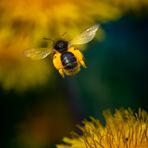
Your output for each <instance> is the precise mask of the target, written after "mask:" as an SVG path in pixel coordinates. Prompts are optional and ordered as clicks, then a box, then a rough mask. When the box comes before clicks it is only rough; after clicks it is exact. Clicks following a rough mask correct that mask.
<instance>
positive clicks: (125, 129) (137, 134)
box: [57, 109, 148, 148]
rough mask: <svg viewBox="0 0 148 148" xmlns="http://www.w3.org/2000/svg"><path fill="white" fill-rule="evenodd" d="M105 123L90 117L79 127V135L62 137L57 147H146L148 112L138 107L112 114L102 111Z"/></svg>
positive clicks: (147, 144) (147, 143)
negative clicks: (89, 119) (136, 109)
mask: <svg viewBox="0 0 148 148" xmlns="http://www.w3.org/2000/svg"><path fill="white" fill-rule="evenodd" d="M104 116H105V119H106V125H105V126H103V125H102V124H101V123H100V121H98V120H96V119H94V118H91V121H84V122H83V123H84V126H82V127H80V129H81V131H82V135H81V136H77V137H73V138H67V137H66V138H64V140H63V141H64V143H65V144H61V145H57V148H147V147H148V113H147V112H145V111H144V110H141V109H139V111H138V113H134V112H133V111H132V110H131V109H127V110H125V109H120V110H116V112H115V114H114V115H112V114H111V113H110V112H109V111H107V112H104Z"/></svg>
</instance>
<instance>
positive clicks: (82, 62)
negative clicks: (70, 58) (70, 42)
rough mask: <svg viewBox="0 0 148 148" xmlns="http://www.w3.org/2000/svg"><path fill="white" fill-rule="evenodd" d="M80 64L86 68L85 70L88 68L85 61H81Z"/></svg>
mask: <svg viewBox="0 0 148 148" xmlns="http://www.w3.org/2000/svg"><path fill="white" fill-rule="evenodd" d="M79 62H80V64H81V65H82V66H83V67H84V68H86V64H85V62H84V61H83V60H81V61H79Z"/></svg>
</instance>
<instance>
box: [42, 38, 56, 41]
mask: <svg viewBox="0 0 148 148" xmlns="http://www.w3.org/2000/svg"><path fill="white" fill-rule="evenodd" d="M42 39H43V40H50V41H53V39H50V38H42Z"/></svg>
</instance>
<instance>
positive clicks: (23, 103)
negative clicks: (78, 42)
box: [0, 0, 148, 148]
mask: <svg viewBox="0 0 148 148" xmlns="http://www.w3.org/2000/svg"><path fill="white" fill-rule="evenodd" d="M95 23H99V24H100V25H101V28H100V30H99V31H98V32H97V35H96V39H95V40H93V41H92V42H90V43H89V44H87V45H86V46H84V47H82V48H85V49H86V50H85V51H84V56H85V59H86V64H87V69H83V68H82V69H81V71H80V73H79V74H77V75H76V76H73V77H66V78H65V79H63V78H62V77H61V76H60V75H59V73H58V71H56V69H54V67H53V64H52V57H51V56H49V57H48V58H46V59H44V60H41V61H32V60H30V59H27V58H26V57H24V55H23V51H24V50H25V49H27V48H33V47H47V46H48V42H46V41H44V40H42V37H49V38H53V39H54V40H56V39H57V38H59V37H61V36H62V34H63V33H65V32H66V35H67V39H71V38H72V37H74V36H75V35H77V34H79V33H80V32H83V31H84V30H85V29H87V28H89V27H90V26H91V25H94V24H95ZM147 26H148V1H147V0H143V1H141V0H124V1H123V0H108V1H107V0H86V1H81V2H80V1H79V0H62V1H60V0H55V1H53V0H36V1H35V0H32V1H31V0H23V1H18V0H11V1H9V0H1V1H0V99H1V105H2V106H1V108H2V111H1V113H2V118H1V122H2V123H3V126H2V127H1V128H2V135H3V138H2V140H1V141H2V142H1V143H2V144H3V145H2V146H1V147H2V148H3V147H4V148H52V147H55V144H57V143H61V141H62V138H63V137H65V136H68V135H70V132H71V131H73V130H75V131H76V125H77V124H80V123H81V122H82V120H84V119H89V117H90V116H93V117H95V118H97V119H99V120H101V121H102V122H103V121H104V120H103V116H102V111H103V110H105V109H111V110H114V109H116V108H121V107H131V108H132V109H134V110H137V109H138V108H142V109H145V110H146V111H148V100H147V99H148V47H147V42H148V37H147V36H148V35H147V34H148V27H147Z"/></svg>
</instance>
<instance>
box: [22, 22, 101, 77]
mask: <svg viewBox="0 0 148 148" xmlns="http://www.w3.org/2000/svg"><path fill="white" fill-rule="evenodd" d="M98 29H99V25H98V24H96V25H94V26H91V27H90V28H88V29H87V30H85V31H84V32H82V33H81V34H79V35H78V36H76V37H74V38H73V39H72V40H71V41H67V40H63V39H61V40H57V41H56V42H55V43H53V45H51V46H49V47H47V48H32V49H27V50H25V52H24V54H25V56H27V57H29V58H31V59H33V60H41V59H44V58H46V57H47V56H48V55H50V54H51V53H52V54H53V65H54V67H55V68H56V69H57V70H58V71H59V73H60V74H61V76H62V77H63V78H64V76H65V75H68V76H71V75H75V74H77V73H78V72H79V71H80V67H81V66H82V67H84V68H86V65H85V62H84V56H83V54H82V52H81V51H80V50H79V49H78V48H76V47H75V46H74V45H78V44H85V43H88V42H90V41H91V40H92V39H93V38H94V37H95V34H96V31H97V30H98ZM45 39H48V38H45Z"/></svg>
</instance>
